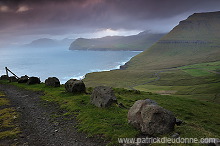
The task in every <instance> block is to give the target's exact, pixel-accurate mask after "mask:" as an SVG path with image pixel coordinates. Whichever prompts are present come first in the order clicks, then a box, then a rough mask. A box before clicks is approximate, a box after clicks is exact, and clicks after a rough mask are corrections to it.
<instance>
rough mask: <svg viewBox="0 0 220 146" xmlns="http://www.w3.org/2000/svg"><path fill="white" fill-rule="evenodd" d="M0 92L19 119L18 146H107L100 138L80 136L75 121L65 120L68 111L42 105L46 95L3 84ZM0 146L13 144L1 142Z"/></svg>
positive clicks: (54, 106) (0, 86) (51, 104)
mask: <svg viewBox="0 0 220 146" xmlns="http://www.w3.org/2000/svg"><path fill="white" fill-rule="evenodd" d="M0 91H3V92H4V93H5V94H6V98H8V99H9V100H10V101H11V104H12V105H13V106H14V107H15V108H16V110H17V112H19V113H20V114H21V115H20V122H19V126H20V128H21V131H22V133H21V134H20V135H19V137H18V138H17V139H12V141H13V140H16V141H17V143H18V145H25V146H86V145H88V146H93V145H94V146H95V145H100V146H101V145H106V143H105V142H104V141H102V140H99V137H96V138H87V137H86V135H85V134H83V133H79V132H77V130H76V128H74V127H75V126H76V120H75V119H74V118H72V116H71V117H66V116H63V113H65V111H63V110H61V109H59V107H58V105H56V104H54V103H48V102H46V101H42V100H41V99H40V98H39V97H40V96H41V95H43V92H33V91H27V90H23V89H20V88H18V87H15V86H12V85H2V84H0ZM0 145H10V142H9V141H7V143H6V142H5V141H0Z"/></svg>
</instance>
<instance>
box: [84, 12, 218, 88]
mask: <svg viewBox="0 0 220 146" xmlns="http://www.w3.org/2000/svg"><path fill="white" fill-rule="evenodd" d="M219 60H220V12H210V13H196V14H193V15H191V16H190V17H188V18H187V19H186V20H184V21H181V22H180V23H179V25H177V26H176V27H175V28H173V29H172V30H171V31H170V32H169V33H168V34H167V35H165V36H164V37H163V38H161V39H160V40H159V41H158V42H157V43H155V44H154V45H153V46H151V47H150V48H149V49H147V50H146V51H144V52H142V53H140V54H139V55H137V56H135V57H133V58H132V59H131V60H130V61H129V62H128V63H126V65H125V66H123V67H122V68H123V70H114V71H110V72H100V73H90V74H87V75H86V78H85V79H84V81H85V82H86V84H87V85H88V86H96V85H110V86H114V87H125V88H131V87H132V88H133V87H134V86H135V85H140V84H146V83H148V82H149V84H151V83H150V82H151V81H152V80H156V79H157V80H159V79H160V77H158V74H159V73H160V72H165V71H166V70H167V69H169V68H170V69H172V68H174V67H178V66H184V65H190V64H197V63H205V62H214V61H219ZM180 72H181V73H179V72H178V73H177V72H175V73H177V74H175V73H173V72H172V74H167V76H166V78H167V80H168V79H170V80H171V78H172V77H174V76H179V79H180V81H183V80H185V78H184V75H186V76H187V78H189V79H188V81H192V79H194V77H193V76H190V75H187V74H185V73H184V71H180ZM181 76H182V78H181ZM213 76H214V75H213ZM204 78H207V79H208V78H209V77H204ZM204 78H202V80H203V79H204ZM198 80H201V79H198ZM172 81H173V82H169V86H175V85H176V83H177V82H178V80H175V79H174V80H172ZM181 83H182V82H180V84H178V85H182V84H181ZM188 83H189V85H190V84H191V83H192V82H188ZM192 84H193V83H192ZM184 86H185V85H184ZM218 86H219V85H218ZM134 88H135V87H134ZM134 88H133V89H134ZM135 89H137V88H135ZM145 89H146V88H143V87H142V88H141V90H145Z"/></svg>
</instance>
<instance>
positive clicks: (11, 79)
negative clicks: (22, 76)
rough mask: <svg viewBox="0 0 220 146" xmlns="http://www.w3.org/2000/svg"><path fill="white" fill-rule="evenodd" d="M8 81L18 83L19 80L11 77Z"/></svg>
mask: <svg viewBox="0 0 220 146" xmlns="http://www.w3.org/2000/svg"><path fill="white" fill-rule="evenodd" d="M8 80H9V82H17V81H18V79H17V78H16V77H15V76H10V77H9V78H8Z"/></svg>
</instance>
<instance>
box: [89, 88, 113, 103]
mask: <svg viewBox="0 0 220 146" xmlns="http://www.w3.org/2000/svg"><path fill="white" fill-rule="evenodd" d="M91 103H92V104H94V105H95V106H97V107H108V106H110V105H111V104H112V103H117V99H116V97H115V94H114V91H113V90H112V88H111V87H106V86H98V87H95V88H94V90H93V92H92V95H91Z"/></svg>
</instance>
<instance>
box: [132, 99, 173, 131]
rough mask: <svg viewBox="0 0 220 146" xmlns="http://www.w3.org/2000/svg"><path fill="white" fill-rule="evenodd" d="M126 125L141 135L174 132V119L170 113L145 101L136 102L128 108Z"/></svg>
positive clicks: (155, 104) (151, 102)
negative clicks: (135, 129)
mask: <svg viewBox="0 0 220 146" xmlns="http://www.w3.org/2000/svg"><path fill="white" fill-rule="evenodd" d="M128 123H130V124H131V125H133V126H134V127H135V128H137V129H140V130H141V132H142V133H143V134H147V135H155V134H166V133H169V132H171V131H173V130H174V125H175V123H176V118H175V117H174V115H173V114H172V112H170V111H168V110H166V109H164V108H162V107H160V106H158V105H157V103H156V102H154V101H152V100H150V99H147V100H138V101H136V102H135V103H134V105H133V106H132V107H131V108H130V110H129V111H128Z"/></svg>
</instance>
